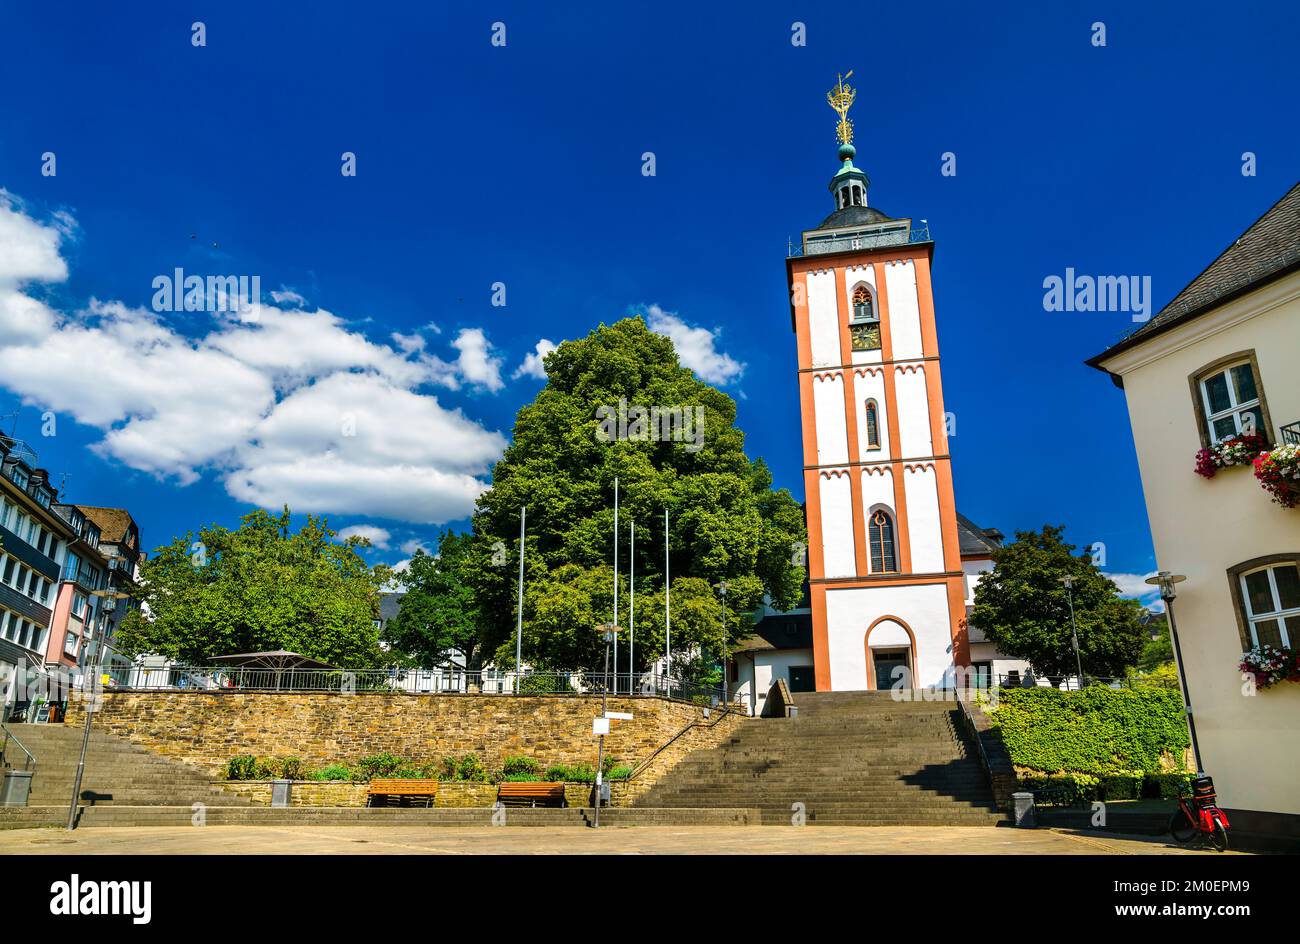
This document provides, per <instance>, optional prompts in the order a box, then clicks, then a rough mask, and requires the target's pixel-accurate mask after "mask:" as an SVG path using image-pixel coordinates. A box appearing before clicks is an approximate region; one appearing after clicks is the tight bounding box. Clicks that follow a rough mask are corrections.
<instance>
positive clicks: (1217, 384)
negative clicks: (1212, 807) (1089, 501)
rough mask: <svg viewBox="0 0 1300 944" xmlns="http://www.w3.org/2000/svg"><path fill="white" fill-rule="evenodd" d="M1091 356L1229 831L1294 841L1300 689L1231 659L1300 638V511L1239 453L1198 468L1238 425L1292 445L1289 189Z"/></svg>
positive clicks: (1295, 310) (1293, 203)
mask: <svg viewBox="0 0 1300 944" xmlns="http://www.w3.org/2000/svg"><path fill="white" fill-rule="evenodd" d="M1088 363H1089V364H1090V365H1092V366H1093V367H1096V368H1098V369H1100V370H1103V371H1105V372H1107V373H1108V374H1109V375H1110V376H1111V379H1112V380H1113V381H1114V382H1115V383H1116V384H1117V385H1118V386H1120V387H1122V388H1123V390H1124V394H1125V396H1126V398H1127V400H1128V409H1129V419H1130V422H1131V424H1132V427H1133V441H1134V445H1135V446H1136V449H1137V455H1138V463H1139V466H1140V468H1141V474H1142V487H1143V490H1144V492H1145V497H1146V505H1147V514H1148V517H1149V519H1150V524H1151V535H1152V538H1153V540H1154V543H1155V552H1156V560H1157V563H1158V565H1159V568H1160V569H1161V570H1166V571H1170V572H1172V573H1175V574H1183V575H1186V577H1187V580H1186V581H1185V582H1183V583H1181V584H1179V585H1178V596H1177V599H1176V600H1175V602H1174V607H1173V611H1174V618H1175V621H1176V623H1177V628H1178V634H1179V637H1180V639H1181V643H1182V670H1183V672H1184V674H1185V676H1186V679H1187V684H1188V688H1189V692H1190V697H1191V704H1192V708H1193V716H1194V720H1195V725H1196V733H1197V736H1198V741H1199V744H1200V751H1201V762H1202V766H1203V767H1204V768H1205V771H1206V773H1208V774H1210V775H1211V776H1212V777H1213V778H1214V780H1215V785H1216V786H1217V788H1218V791H1219V802H1220V805H1222V806H1223V807H1224V808H1225V809H1227V811H1228V816H1229V818H1230V819H1231V821H1232V826H1233V829H1234V831H1237V832H1240V833H1246V834H1248V835H1253V836H1258V837H1263V838H1264V839H1265V841H1268V842H1270V843H1272V842H1288V841H1289V842H1290V843H1291V844H1292V845H1293V847H1296V848H1300V777H1298V776H1297V774H1298V773H1300V684H1295V683H1290V682H1282V683H1280V684H1277V685H1274V686H1272V687H1269V688H1266V689H1262V690H1255V689H1254V688H1253V687H1252V686H1251V685H1250V684H1249V677H1243V674H1242V672H1241V671H1240V669H1239V664H1240V661H1241V658H1242V655H1243V653H1244V652H1245V651H1247V650H1249V649H1251V648H1252V647H1254V646H1257V645H1260V644H1267V645H1272V646H1286V647H1289V648H1291V649H1293V650H1297V649H1300V507H1292V508H1287V507H1285V506H1284V505H1282V504H1279V503H1277V502H1274V501H1273V500H1272V499H1271V496H1270V495H1269V493H1267V492H1266V491H1265V490H1264V489H1263V488H1262V487H1261V485H1260V483H1259V481H1257V479H1256V477H1255V476H1254V474H1253V469H1252V467H1251V466H1250V465H1249V464H1246V465H1241V466H1235V467H1234V466H1229V467H1225V468H1221V469H1219V470H1218V471H1217V472H1216V473H1215V474H1214V475H1213V476H1212V477H1205V476H1203V475H1198V474H1196V471H1195V468H1196V464H1197V453H1198V451H1199V450H1201V449H1204V448H1207V447H1213V446H1215V445H1216V444H1218V443H1221V442H1223V441H1224V440H1228V439H1231V438H1233V437H1237V436H1240V435H1243V434H1248V433H1252V432H1253V433H1256V434H1258V435H1259V436H1262V437H1263V440H1264V443H1263V444H1262V445H1263V446H1264V447H1265V448H1271V447H1275V446H1278V445H1281V444H1286V443H1293V444H1297V445H1300V185H1297V186H1295V187H1293V188H1292V189H1291V190H1290V191H1289V192H1288V193H1287V194H1286V195H1285V196H1284V197H1283V198H1282V199H1281V200H1280V201H1278V203H1277V204H1275V205H1274V206H1273V207H1272V208H1271V209H1270V210H1268V212H1266V213H1265V214H1264V215H1263V216H1261V217H1260V218H1259V219H1258V220H1256V221H1255V222H1254V223H1253V224H1252V225H1251V226H1250V227H1249V228H1248V229H1247V230H1246V231H1245V232H1244V233H1243V234H1242V235H1241V236H1240V237H1239V238H1238V239H1236V240H1235V241H1234V242H1233V243H1232V244H1231V245H1229V246H1228V248H1227V249H1225V250H1224V251H1223V253H1222V254H1221V255H1220V256H1219V257H1218V258H1217V259H1215V260H1214V261H1213V262H1212V263H1210V265H1209V266H1208V267H1207V268H1206V269H1205V270H1204V271H1203V272H1202V273H1201V274H1200V275H1198V276H1197V277H1196V278H1195V279H1194V280H1193V281H1192V282H1191V284H1189V285H1188V286H1187V287H1186V288H1184V289H1183V290H1182V291H1181V292H1179V293H1178V295H1177V296H1175V297H1174V299H1173V300H1172V301H1171V302H1170V303H1169V304H1168V305H1166V306H1165V308H1164V309H1163V310H1162V311H1161V312H1160V313H1159V314H1158V315H1157V316H1156V317H1155V318H1153V319H1151V321H1149V322H1148V323H1146V324H1145V325H1143V326H1142V327H1140V328H1139V329H1137V330H1136V331H1134V332H1133V333H1132V334H1131V335H1129V336H1128V337H1127V338H1125V339H1124V340H1122V341H1120V342H1119V343H1118V344H1115V345H1114V346H1112V347H1111V348H1109V349H1108V350H1106V351H1104V352H1102V353H1101V354H1098V355H1097V356H1096V357H1094V358H1092V359H1091V360H1089V361H1088Z"/></svg>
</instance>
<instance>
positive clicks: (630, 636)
mask: <svg viewBox="0 0 1300 944" xmlns="http://www.w3.org/2000/svg"><path fill="white" fill-rule="evenodd" d="M627 584H628V610H627V693H628V694H629V695H631V694H632V676H633V674H635V672H636V519H635V518H633V519H632V538H631V541H630V542H629V544H628V562H627Z"/></svg>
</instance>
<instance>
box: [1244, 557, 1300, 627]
mask: <svg viewBox="0 0 1300 944" xmlns="http://www.w3.org/2000/svg"><path fill="white" fill-rule="evenodd" d="M1241 599H1242V603H1243V606H1244V608H1245V617H1246V625H1247V626H1249V628H1250V640H1251V643H1252V645H1256V646H1265V645H1267V646H1296V645H1298V644H1300V566H1298V565H1296V564H1294V563H1282V564H1272V565H1269V566H1266V567H1259V568H1256V569H1255V570H1250V571H1247V572H1246V573H1244V574H1242V575H1241Z"/></svg>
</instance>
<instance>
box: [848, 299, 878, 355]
mask: <svg viewBox="0 0 1300 944" xmlns="http://www.w3.org/2000/svg"><path fill="white" fill-rule="evenodd" d="M852 312H853V313H852V316H851V317H850V319H849V337H850V338H851V339H852V341H853V350H855V351H878V350H880V316H879V315H878V314H876V300H875V298H874V297H873V296H872V294H871V289H869V288H867V286H865V285H859V286H858V287H857V288H855V289H854V290H853V307H852Z"/></svg>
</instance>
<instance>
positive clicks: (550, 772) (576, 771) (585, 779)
mask: <svg viewBox="0 0 1300 944" xmlns="http://www.w3.org/2000/svg"><path fill="white" fill-rule="evenodd" d="M546 779H547V780H555V781H560V782H563V783H595V782H596V768H595V767H593V766H591V764H573V765H568V764H552V765H551V766H550V767H547V768H546Z"/></svg>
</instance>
